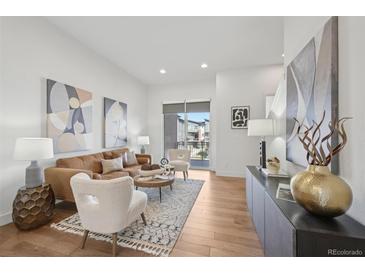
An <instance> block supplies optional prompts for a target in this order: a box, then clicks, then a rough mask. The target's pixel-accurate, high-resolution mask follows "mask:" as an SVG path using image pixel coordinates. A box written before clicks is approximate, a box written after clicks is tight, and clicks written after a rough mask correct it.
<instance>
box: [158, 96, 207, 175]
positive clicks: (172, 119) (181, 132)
mask: <svg viewBox="0 0 365 274" xmlns="http://www.w3.org/2000/svg"><path fill="white" fill-rule="evenodd" d="M163 116H164V153H165V155H167V154H168V150H169V149H172V148H178V149H188V150H190V153H191V166H192V167H193V168H209V138H210V136H209V135H210V127H209V124H210V102H209V101H199V102H197V101H194V102H188V101H185V102H181V103H166V104H164V105H163Z"/></svg>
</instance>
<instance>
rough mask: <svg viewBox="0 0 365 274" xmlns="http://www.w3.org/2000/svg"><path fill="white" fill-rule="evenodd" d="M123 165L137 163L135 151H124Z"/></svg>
mask: <svg viewBox="0 0 365 274" xmlns="http://www.w3.org/2000/svg"><path fill="white" fill-rule="evenodd" d="M123 162H124V165H125V166H134V165H138V161H137V157H136V153H134V151H127V152H126V153H124V161H123Z"/></svg>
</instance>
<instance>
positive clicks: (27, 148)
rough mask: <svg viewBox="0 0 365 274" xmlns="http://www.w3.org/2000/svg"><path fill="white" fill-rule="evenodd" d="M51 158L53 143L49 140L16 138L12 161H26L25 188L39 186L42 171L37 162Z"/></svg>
mask: <svg viewBox="0 0 365 274" xmlns="http://www.w3.org/2000/svg"><path fill="white" fill-rule="evenodd" d="M50 158H53V141H52V139H50V138H18V139H16V142H15V150H14V159H16V160H28V161H31V162H30V166H28V167H27V168H26V170H25V186H26V188H34V187H38V186H41V185H42V183H43V180H42V170H41V167H40V166H39V165H38V162H37V160H41V159H50Z"/></svg>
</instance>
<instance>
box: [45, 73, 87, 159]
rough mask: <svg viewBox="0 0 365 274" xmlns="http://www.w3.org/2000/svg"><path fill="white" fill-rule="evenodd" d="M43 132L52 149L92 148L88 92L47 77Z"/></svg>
mask: <svg viewBox="0 0 365 274" xmlns="http://www.w3.org/2000/svg"><path fill="white" fill-rule="evenodd" d="M47 136H48V137H49V138H52V139H53V145H54V152H55V153H63V152H71V151H81V150H88V149H91V148H92V142H93V135H92V93H91V92H88V91H86V90H82V89H79V88H75V87H72V86H69V85H65V84H63V83H60V82H57V81H54V80H50V79H47Z"/></svg>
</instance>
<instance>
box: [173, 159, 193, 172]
mask: <svg viewBox="0 0 365 274" xmlns="http://www.w3.org/2000/svg"><path fill="white" fill-rule="evenodd" d="M170 165H172V166H173V167H174V169H175V171H188V170H189V168H190V164H189V162H186V161H182V160H172V161H170Z"/></svg>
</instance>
